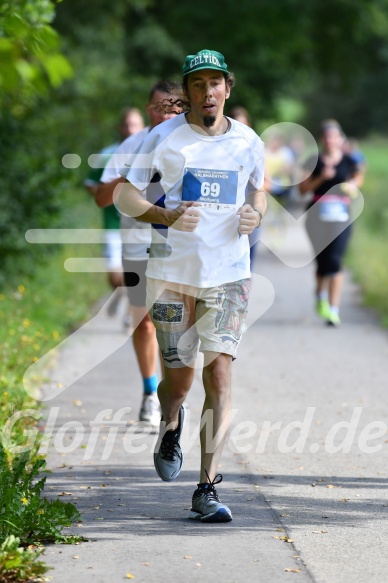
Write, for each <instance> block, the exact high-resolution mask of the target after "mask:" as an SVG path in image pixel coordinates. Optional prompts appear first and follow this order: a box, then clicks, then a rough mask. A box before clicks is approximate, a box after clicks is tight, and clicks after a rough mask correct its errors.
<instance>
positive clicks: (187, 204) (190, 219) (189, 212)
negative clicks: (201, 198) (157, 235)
mask: <svg viewBox="0 0 388 583" xmlns="http://www.w3.org/2000/svg"><path fill="white" fill-rule="evenodd" d="M199 206H202V205H201V203H200V202H192V201H182V202H181V204H180V205H179V206H178V207H177V208H176V209H174V210H172V211H169V213H168V218H169V225H168V226H169V227H171V228H172V229H176V230H177V231H186V232H193V231H195V229H196V228H197V225H198V223H199V210H198V208H196V207H199Z"/></svg>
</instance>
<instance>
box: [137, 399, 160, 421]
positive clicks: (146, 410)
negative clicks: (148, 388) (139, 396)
mask: <svg viewBox="0 0 388 583" xmlns="http://www.w3.org/2000/svg"><path fill="white" fill-rule="evenodd" d="M160 415H161V413H160V403H159V399H158V395H157V394H156V393H151V395H144V396H143V402H142V404H141V409H140V413H139V420H140V421H146V422H147V423H150V424H151V425H153V426H155V427H158V426H159V423H160Z"/></svg>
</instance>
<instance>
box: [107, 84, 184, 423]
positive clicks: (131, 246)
mask: <svg viewBox="0 0 388 583" xmlns="http://www.w3.org/2000/svg"><path fill="white" fill-rule="evenodd" d="M181 91H182V89H181V85H180V84H178V83H175V82H171V81H159V82H157V83H156V84H155V85H154V86H153V87H152V89H151V91H150V95H149V101H148V105H147V106H146V111H147V114H148V117H149V119H150V125H149V126H148V127H146V128H145V129H144V130H142V131H141V132H139V133H137V134H136V135H134V136H131V137H130V138H128V139H127V140H124V142H122V143H121V144H120V146H119V147H118V148H117V149H116V150H115V152H114V154H113V155H112V157H111V159H110V160H109V163H108V164H107V166H106V167H105V169H104V172H103V174H102V176H101V182H100V186H99V188H98V191H97V195H96V201H97V204H98V205H99V206H101V207H105V206H108V205H110V204H112V202H113V193H114V189H115V187H116V185H117V184H119V183H120V182H123V181H124V179H123V178H122V177H121V176H120V172H119V171H120V169H121V168H123V166H124V165H125V164H130V163H131V160H132V159H133V157H134V155H135V152H137V150H138V149H139V148H140V146H141V145H142V143H143V142H144V140H145V138H146V137H147V136H148V134H149V132H150V130H151V129H152V128H154V127H155V126H157V125H158V124H160V123H162V122H163V121H165V120H167V119H169V118H170V117H172V116H174V115H175V113H173V112H179V111H180V110H179V109H177V107H176V106H174V107H173V108H172V112H168V113H166V112H165V111H164V109H163V108H162V104H163V103H164V102H165V103H167V104H168V103H169V102H170V101H172V100H173V101H175V100H176V99H177V97H178V96H179V95H180V94H181ZM149 189H150V190H152V191H153V192H154V193H155V192H156V193H158V194H157V196H158V197H160V196H162V195H163V191H162V190H161V186H160V184H158V183H155V184H152V185H151V187H149ZM121 235H122V241H123V245H122V253H123V258H122V263H123V270H124V281H125V285H126V286H127V291H128V296H129V300H130V311H131V316H132V323H133V332H132V337H133V345H134V349H135V352H136V357H137V360H138V363H139V368H140V372H141V375H142V377H143V398H142V404H141V408H140V413H139V419H140V421H146V422H148V423H150V424H151V425H154V426H159V423H160V405H159V399H158V397H157V387H158V377H157V374H156V368H157V362H158V352H159V350H158V344H157V341H156V335H155V327H154V325H153V323H152V320H151V318H150V316H149V314H148V312H147V309H146V307H145V304H146V277H145V271H146V267H147V261H148V251H149V247H150V244H151V225H149V224H148V223H144V222H139V221H137V220H136V219H135V218H132V217H128V216H125V215H122V216H121Z"/></svg>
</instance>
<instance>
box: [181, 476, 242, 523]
mask: <svg viewBox="0 0 388 583" xmlns="http://www.w3.org/2000/svg"><path fill="white" fill-rule="evenodd" d="M206 475H207V472H206ZM217 478H218V479H217ZM208 479H209V477H208ZM220 482H222V476H221V474H217V475H216V477H215V478H214V480H213V481H212V482H211V481H210V480H209V483H208V484H198V488H197V489H196V490H195V492H194V494H193V503H192V506H191V512H190V514H189V518H191V520H201V522H230V521H231V520H232V518H233V517H232V513H231V511H230V509H229V508H228V507H227V506H226V505H225V504H222V502H220V499H219V497H218V494H217V490H216V489H215V487H214V485H215V484H219V483H220Z"/></svg>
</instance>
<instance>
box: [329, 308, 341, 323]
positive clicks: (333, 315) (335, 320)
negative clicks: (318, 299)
mask: <svg viewBox="0 0 388 583" xmlns="http://www.w3.org/2000/svg"><path fill="white" fill-rule="evenodd" d="M340 324H341V320H340V317H339V315H338V314H337V313H336V312H332V311H331V310H330V314H329V317H328V318H327V325H328V326H339V325H340Z"/></svg>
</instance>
